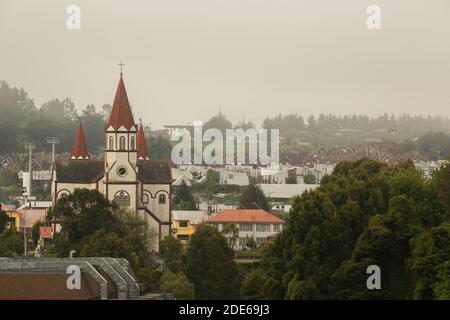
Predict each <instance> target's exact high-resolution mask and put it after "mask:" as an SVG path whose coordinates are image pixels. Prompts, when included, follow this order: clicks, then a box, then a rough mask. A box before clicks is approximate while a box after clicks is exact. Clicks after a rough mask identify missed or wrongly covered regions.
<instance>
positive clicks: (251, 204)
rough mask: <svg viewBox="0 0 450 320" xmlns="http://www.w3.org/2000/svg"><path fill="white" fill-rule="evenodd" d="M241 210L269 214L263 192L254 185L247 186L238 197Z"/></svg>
mask: <svg viewBox="0 0 450 320" xmlns="http://www.w3.org/2000/svg"><path fill="white" fill-rule="evenodd" d="M239 203H240V205H241V207H242V208H243V209H262V210H266V211H268V212H270V210H271V207H270V204H269V202H268V201H267V198H266V196H265V195H264V192H262V190H261V188H260V187H259V186H257V185H255V184H251V185H248V186H247V187H246V188H245V189H244V190H243V191H242V193H241V195H240V196H239Z"/></svg>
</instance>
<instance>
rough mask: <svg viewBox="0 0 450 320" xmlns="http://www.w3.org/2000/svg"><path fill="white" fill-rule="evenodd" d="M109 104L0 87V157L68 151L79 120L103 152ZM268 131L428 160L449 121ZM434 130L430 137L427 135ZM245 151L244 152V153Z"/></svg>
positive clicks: (443, 149) (290, 146)
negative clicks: (37, 98)
mask: <svg viewBox="0 0 450 320" xmlns="http://www.w3.org/2000/svg"><path fill="white" fill-rule="evenodd" d="M110 111H111V105H110V104H105V105H103V106H102V107H101V108H96V107H95V106H94V105H92V104H90V105H87V106H86V107H85V108H84V109H83V110H82V111H81V112H78V111H77V109H76V108H75V105H74V103H73V102H72V101H71V100H70V99H69V98H65V99H63V100H60V99H52V100H49V101H47V102H45V103H44V104H43V105H42V106H40V108H37V107H36V106H35V103H34V100H33V99H32V98H30V97H29V96H28V94H27V92H26V91H25V90H24V89H17V88H11V87H9V86H8V84H7V83H6V82H5V81H2V82H0V114H1V115H2V116H1V117H0V136H1V137H2V139H1V140H0V154H5V153H9V152H23V151H24V143H25V142H27V141H33V142H35V143H36V144H37V149H38V150H40V151H50V145H49V144H47V142H46V141H47V137H49V136H58V137H60V138H61V143H60V144H59V145H58V152H60V153H62V152H70V151H71V148H72V144H73V141H74V137H75V129H76V127H77V126H78V122H79V121H80V120H81V121H82V122H83V125H84V129H85V134H86V139H87V144H88V148H89V151H90V152H91V153H94V154H98V153H101V152H102V151H103V147H104V122H105V120H106V118H107V117H108V115H109V113H110ZM261 125H262V127H263V128H266V129H279V130H280V148H281V150H298V149H305V150H307V151H308V150H310V149H312V148H316V147H318V146H325V147H330V148H331V147H335V146H339V145H349V146H356V145H361V144H364V143H370V142H373V141H380V142H386V143H393V144H398V145H399V146H400V147H402V148H404V149H406V150H418V151H421V152H424V153H425V154H426V155H428V156H430V157H431V158H433V157H434V158H437V157H441V158H446V157H448V156H450V137H449V136H448V134H449V133H450V119H448V118H443V117H439V116H435V117H430V116H411V115H408V114H402V115H399V116H394V115H388V114H383V115H381V116H378V117H372V118H371V117H368V116H365V115H344V116H337V115H332V114H330V115H325V114H320V115H319V116H313V115H310V116H308V117H307V118H304V117H303V116H302V115H298V114H288V115H283V116H282V115H278V116H276V117H267V118H265V119H264V121H263V123H262V124H261ZM254 127H255V125H254V124H253V123H252V122H251V121H250V120H247V121H246V120H245V119H243V120H242V121H240V122H239V123H237V124H235V125H233V124H232V123H231V121H229V120H228V119H227V118H226V116H225V115H224V114H222V113H221V112H219V113H218V114H217V115H214V116H213V117H211V118H210V119H209V120H208V121H206V122H205V124H204V129H205V130H206V129H208V128H216V129H219V130H220V131H221V132H222V133H225V130H226V129H231V128H242V129H245V130H246V129H249V128H254ZM431 130H433V131H434V132H431V133H430V131H431ZM147 133H148V136H147V144H148V149H149V153H150V158H154V159H170V154H171V149H172V144H173V142H172V141H170V137H169V135H168V133H167V132H165V131H149V130H147ZM247 150H248V148H247Z"/></svg>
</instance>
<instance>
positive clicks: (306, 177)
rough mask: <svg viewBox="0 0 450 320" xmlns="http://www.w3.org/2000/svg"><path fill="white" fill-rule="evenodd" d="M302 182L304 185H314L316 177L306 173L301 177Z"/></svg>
mask: <svg viewBox="0 0 450 320" xmlns="http://www.w3.org/2000/svg"><path fill="white" fill-rule="evenodd" d="M303 182H304V183H305V184H315V183H316V176H315V175H314V174H312V173H311V172H308V173H307V174H305V175H304V176H303Z"/></svg>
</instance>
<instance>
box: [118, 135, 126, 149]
mask: <svg viewBox="0 0 450 320" xmlns="http://www.w3.org/2000/svg"><path fill="white" fill-rule="evenodd" d="M119 141H120V147H119V149H120V150H125V137H120V140H119Z"/></svg>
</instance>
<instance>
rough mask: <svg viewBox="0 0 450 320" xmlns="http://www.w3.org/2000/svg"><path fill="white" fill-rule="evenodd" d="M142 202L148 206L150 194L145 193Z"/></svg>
mask: <svg viewBox="0 0 450 320" xmlns="http://www.w3.org/2000/svg"><path fill="white" fill-rule="evenodd" d="M142 202H143V203H144V204H147V203H148V194H146V193H144V194H143V195H142Z"/></svg>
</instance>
